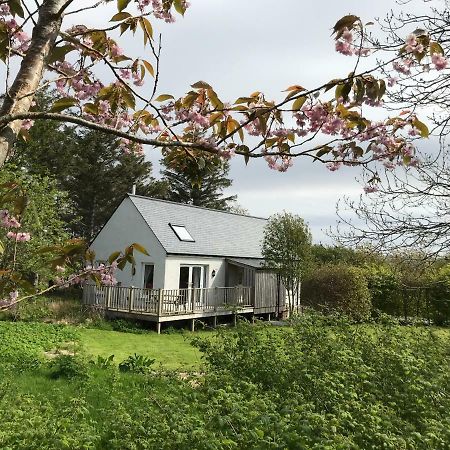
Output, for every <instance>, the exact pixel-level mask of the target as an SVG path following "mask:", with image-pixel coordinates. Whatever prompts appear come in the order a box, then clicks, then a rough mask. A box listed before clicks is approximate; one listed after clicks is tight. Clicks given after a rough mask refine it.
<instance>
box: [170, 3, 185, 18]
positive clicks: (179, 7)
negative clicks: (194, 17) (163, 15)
mask: <svg viewBox="0 0 450 450" xmlns="http://www.w3.org/2000/svg"><path fill="white" fill-rule="evenodd" d="M184 5H185V2H184V1H183V0H174V2H173V7H174V8H175V11H176V12H177V13H178V14H181V15H182V16H184V13H185V12H186V8H185V6H184Z"/></svg>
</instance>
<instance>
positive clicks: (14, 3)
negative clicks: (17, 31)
mask: <svg viewBox="0 0 450 450" xmlns="http://www.w3.org/2000/svg"><path fill="white" fill-rule="evenodd" d="M8 6H9V9H10V10H11V13H12V15H13V16H15V15H18V16H19V17H21V18H22V19H23V18H24V17H25V13H24V11H23V8H22V5H21V1H20V0H9V2H8Z"/></svg>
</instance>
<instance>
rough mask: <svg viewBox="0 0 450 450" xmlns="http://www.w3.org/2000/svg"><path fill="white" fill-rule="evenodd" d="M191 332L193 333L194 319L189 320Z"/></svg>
mask: <svg viewBox="0 0 450 450" xmlns="http://www.w3.org/2000/svg"><path fill="white" fill-rule="evenodd" d="M191 331H192V332H194V331H195V319H191Z"/></svg>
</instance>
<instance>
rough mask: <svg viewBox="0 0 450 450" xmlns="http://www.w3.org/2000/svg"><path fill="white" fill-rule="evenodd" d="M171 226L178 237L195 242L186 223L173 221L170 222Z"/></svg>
mask: <svg viewBox="0 0 450 450" xmlns="http://www.w3.org/2000/svg"><path fill="white" fill-rule="evenodd" d="M169 226H170V228H172V230H173V232H174V233H175V234H176V236H177V238H178V239H179V240H180V241H184V242H195V239H194V238H193V237H192V236H191V234H190V233H189V231H188V230H187V229H186V227H185V226H184V225H174V224H172V223H169Z"/></svg>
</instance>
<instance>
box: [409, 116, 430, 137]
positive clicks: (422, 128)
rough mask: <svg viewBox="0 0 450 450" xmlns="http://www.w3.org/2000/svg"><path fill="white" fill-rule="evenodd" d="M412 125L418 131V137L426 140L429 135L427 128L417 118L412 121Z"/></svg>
mask: <svg viewBox="0 0 450 450" xmlns="http://www.w3.org/2000/svg"><path fill="white" fill-rule="evenodd" d="M412 125H413V126H414V127H415V128H417V129H418V130H419V131H420V135H421V136H422V137H424V138H427V137H428V136H429V135H430V131H429V130H428V127H427V126H426V125H425V124H424V123H423V122H421V121H420V120H419V119H418V118H417V117H415V118H414V120H413V121H412Z"/></svg>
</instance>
